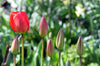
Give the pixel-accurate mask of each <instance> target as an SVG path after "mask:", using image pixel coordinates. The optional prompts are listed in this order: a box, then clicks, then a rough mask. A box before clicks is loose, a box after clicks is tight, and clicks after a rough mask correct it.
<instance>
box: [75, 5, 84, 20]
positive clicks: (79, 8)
mask: <svg viewBox="0 0 100 66" xmlns="http://www.w3.org/2000/svg"><path fill="white" fill-rule="evenodd" d="M84 11H85V9H84V8H82V4H80V3H79V4H77V6H76V11H75V14H76V16H77V17H80V15H81V16H82V18H85V13H84Z"/></svg>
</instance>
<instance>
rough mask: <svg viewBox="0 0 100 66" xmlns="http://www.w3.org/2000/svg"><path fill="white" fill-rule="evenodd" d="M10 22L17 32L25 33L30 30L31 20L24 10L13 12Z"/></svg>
mask: <svg viewBox="0 0 100 66" xmlns="http://www.w3.org/2000/svg"><path fill="white" fill-rule="evenodd" d="M9 24H10V26H11V28H12V29H13V30H14V31H15V32H17V33H24V32H27V31H28V30H29V20H28V17H27V15H26V13H25V12H24V11H17V12H12V13H11V14H10V22H9Z"/></svg>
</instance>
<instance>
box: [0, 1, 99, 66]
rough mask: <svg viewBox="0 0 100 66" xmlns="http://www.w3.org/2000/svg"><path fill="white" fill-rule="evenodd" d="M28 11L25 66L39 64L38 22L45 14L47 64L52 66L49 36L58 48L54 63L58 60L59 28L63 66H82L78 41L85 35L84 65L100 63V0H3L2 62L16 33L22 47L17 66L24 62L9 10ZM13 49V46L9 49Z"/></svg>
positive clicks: (10, 61)
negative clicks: (57, 40) (48, 47)
mask: <svg viewBox="0 0 100 66" xmlns="http://www.w3.org/2000/svg"><path fill="white" fill-rule="evenodd" d="M20 10H21V11H25V12H26V13H27V15H28V18H29V22H30V29H29V31H28V32H27V33H25V34H24V37H25V42H24V46H25V49H24V50H25V54H24V55H25V60H24V61H25V66H40V57H41V44H42V42H41V37H40V36H39V30H38V29H39V23H40V20H41V17H42V16H45V18H46V20H47V23H48V27H49V32H48V34H47V36H46V37H45V42H44V43H45V49H44V59H43V62H44V66H49V65H50V57H48V56H47V54H46V45H47V41H48V39H52V42H53V46H54V47H55V54H54V56H53V66H57V63H58V56H59V55H58V50H57V48H56V46H55V44H56V43H55V42H56V36H57V33H58V31H59V29H60V28H62V29H63V32H64V42H65V46H64V49H63V51H62V53H61V66H66V65H67V60H69V61H70V63H71V66H79V56H78V55H77V53H76V43H77V40H78V37H79V36H82V39H83V44H84V50H85V51H84V54H83V56H82V66H100V0H0V65H1V64H2V62H3V58H4V57H5V54H6V45H7V44H8V43H9V44H10V46H11V42H12V40H13V38H14V37H15V36H18V37H19V44H20V50H19V53H18V54H17V55H16V63H17V66H20V65H21V39H20V37H21V36H20V34H18V33H15V32H14V31H13V30H12V29H11V27H10V25H9V21H10V13H11V12H13V11H20ZM9 50H10V49H9ZM7 65H8V66H13V55H12V54H11V53H10V54H9V57H8V61H7Z"/></svg>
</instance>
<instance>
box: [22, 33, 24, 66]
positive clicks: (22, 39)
mask: <svg viewBox="0 0 100 66" xmlns="http://www.w3.org/2000/svg"><path fill="white" fill-rule="evenodd" d="M22 66H24V35H23V34H22Z"/></svg>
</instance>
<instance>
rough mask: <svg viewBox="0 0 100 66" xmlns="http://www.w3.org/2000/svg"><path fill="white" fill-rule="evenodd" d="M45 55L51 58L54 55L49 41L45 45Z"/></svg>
mask: <svg viewBox="0 0 100 66" xmlns="http://www.w3.org/2000/svg"><path fill="white" fill-rule="evenodd" d="M47 55H48V56H50V57H52V56H53V55H54V47H53V45H52V41H51V39H50V40H49V41H48V43H47Z"/></svg>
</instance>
